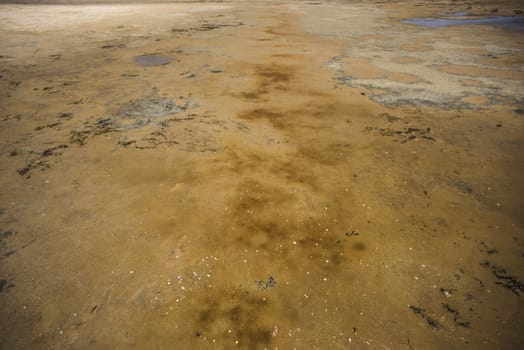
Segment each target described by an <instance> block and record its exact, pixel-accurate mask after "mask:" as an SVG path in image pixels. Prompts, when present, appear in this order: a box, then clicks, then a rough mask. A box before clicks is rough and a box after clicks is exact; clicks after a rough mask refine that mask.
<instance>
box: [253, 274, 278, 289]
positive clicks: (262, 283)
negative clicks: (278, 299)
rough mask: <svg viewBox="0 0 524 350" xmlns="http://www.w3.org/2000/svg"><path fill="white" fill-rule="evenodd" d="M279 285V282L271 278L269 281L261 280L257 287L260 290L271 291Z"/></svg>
mask: <svg viewBox="0 0 524 350" xmlns="http://www.w3.org/2000/svg"><path fill="white" fill-rule="evenodd" d="M276 285H277V281H276V280H275V279H274V278H273V276H269V278H268V280H267V281H262V280H259V281H257V287H258V289H269V288H273V287H275V286H276Z"/></svg>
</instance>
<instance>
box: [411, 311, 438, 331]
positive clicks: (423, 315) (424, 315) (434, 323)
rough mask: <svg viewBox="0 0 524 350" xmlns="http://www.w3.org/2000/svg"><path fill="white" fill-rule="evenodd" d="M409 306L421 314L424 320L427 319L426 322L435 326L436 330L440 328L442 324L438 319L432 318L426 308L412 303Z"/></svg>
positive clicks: (432, 326)
mask: <svg viewBox="0 0 524 350" xmlns="http://www.w3.org/2000/svg"><path fill="white" fill-rule="evenodd" d="M409 308H410V309H411V311H413V313H415V314H417V315H419V316H420V317H422V318H423V319H424V320H426V322H427V323H428V325H429V326H430V327H431V328H433V329H434V330H438V329H439V328H440V325H439V324H438V322H437V321H435V320H434V319H432V318H431V317H429V316H428V315H427V314H426V309H423V308H420V307H418V306H414V305H410V306H409Z"/></svg>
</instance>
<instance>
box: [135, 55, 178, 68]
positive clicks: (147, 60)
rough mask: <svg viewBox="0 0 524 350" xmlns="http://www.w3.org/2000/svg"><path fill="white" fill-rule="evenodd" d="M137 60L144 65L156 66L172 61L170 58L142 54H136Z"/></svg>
mask: <svg viewBox="0 0 524 350" xmlns="http://www.w3.org/2000/svg"><path fill="white" fill-rule="evenodd" d="M135 62H136V63H138V64H139V65H141V66H142V67H154V66H163V65H164V64H168V63H169V62H171V60H170V59H169V58H166V57H162V56H155V55H140V56H135Z"/></svg>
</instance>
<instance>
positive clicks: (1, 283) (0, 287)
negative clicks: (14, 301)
mask: <svg viewBox="0 0 524 350" xmlns="http://www.w3.org/2000/svg"><path fill="white" fill-rule="evenodd" d="M14 286H15V285H14V284H12V283H9V282H8V281H7V280H0V293H2V292H4V291H6V290H8V289H9V288H13V287H14Z"/></svg>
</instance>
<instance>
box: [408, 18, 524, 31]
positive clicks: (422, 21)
mask: <svg viewBox="0 0 524 350" xmlns="http://www.w3.org/2000/svg"><path fill="white" fill-rule="evenodd" d="M454 15H456V17H455V18H412V19H405V20H403V21H402V23H407V24H416V25H419V26H424V27H433V28H439V27H449V26H460V25H471V24H477V25H478V24H485V25H494V26H501V27H506V28H512V29H519V30H524V16H495V17H483V18H477V17H471V16H467V17H464V16H463V15H462V14H461V15H457V14H454ZM461 17H462V18H461Z"/></svg>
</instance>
